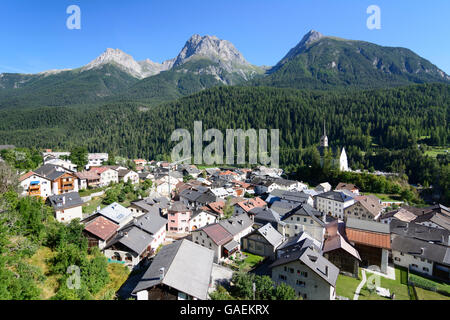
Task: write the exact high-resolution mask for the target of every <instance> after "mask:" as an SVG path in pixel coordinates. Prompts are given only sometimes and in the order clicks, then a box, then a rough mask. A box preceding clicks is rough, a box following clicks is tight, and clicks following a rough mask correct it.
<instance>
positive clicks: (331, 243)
mask: <svg viewBox="0 0 450 320" xmlns="http://www.w3.org/2000/svg"><path fill="white" fill-rule="evenodd" d="M337 249H342V250H344V251H346V252H348V253H349V254H350V255H352V256H353V257H354V258H355V259H358V260H359V261H361V257H360V255H359V252H358V250H356V249H355V248H354V247H353V246H352V245H351V244H350V243H348V242H347V240H345V238H344V237H343V236H341V235H340V234H339V233H337V234H335V235H334V236H332V237H329V238H327V239H325V241H324V243H323V247H322V251H323V253H326V252H330V251H334V250H337Z"/></svg>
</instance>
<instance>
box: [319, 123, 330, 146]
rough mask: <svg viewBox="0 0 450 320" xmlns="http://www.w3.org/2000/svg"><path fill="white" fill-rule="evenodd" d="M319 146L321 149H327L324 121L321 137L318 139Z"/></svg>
mask: <svg viewBox="0 0 450 320" xmlns="http://www.w3.org/2000/svg"><path fill="white" fill-rule="evenodd" d="M320 146H321V147H323V148H328V137H327V131H326V129H325V120H323V136H322V137H321V138H320Z"/></svg>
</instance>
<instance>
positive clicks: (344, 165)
mask: <svg viewBox="0 0 450 320" xmlns="http://www.w3.org/2000/svg"><path fill="white" fill-rule="evenodd" d="M328 149H329V146H328V137H327V132H326V129H325V121H324V123H323V136H322V137H321V138H320V146H319V148H318V150H319V153H320V164H321V166H323V163H324V159H325V151H326V150H328ZM330 151H331V154H332V155H336V158H334V159H333V160H332V165H333V166H334V167H337V168H339V170H340V171H350V168H349V167H348V160H347V153H346V152H345V148H342V151H341V154H340V156H339V159H337V156H338V155H337V150H336V149H334V150H333V149H331V150H330Z"/></svg>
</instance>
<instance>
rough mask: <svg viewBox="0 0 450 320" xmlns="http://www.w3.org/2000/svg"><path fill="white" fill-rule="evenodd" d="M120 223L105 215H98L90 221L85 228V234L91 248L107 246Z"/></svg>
mask: <svg viewBox="0 0 450 320" xmlns="http://www.w3.org/2000/svg"><path fill="white" fill-rule="evenodd" d="M118 229H119V225H118V224H116V223H114V222H112V221H111V220H109V219H106V218H104V217H103V216H98V217H97V218H95V219H94V220H92V221H90V222H88V223H87V224H86V225H85V227H84V230H83V235H84V236H85V237H86V238H87V239H88V245H89V248H93V247H98V248H99V249H100V250H102V249H103V248H105V246H106V243H107V242H108V241H109V240H111V239H112V238H113V237H114V236H115V235H116V233H117V230H118Z"/></svg>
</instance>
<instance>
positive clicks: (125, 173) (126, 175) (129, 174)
mask: <svg viewBox="0 0 450 320" xmlns="http://www.w3.org/2000/svg"><path fill="white" fill-rule="evenodd" d="M118 174H119V180H120V181H123V182H124V183H127V182H128V181H131V183H132V184H138V183H139V174H138V173H137V172H134V171H133V170H119V172H118Z"/></svg>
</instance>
